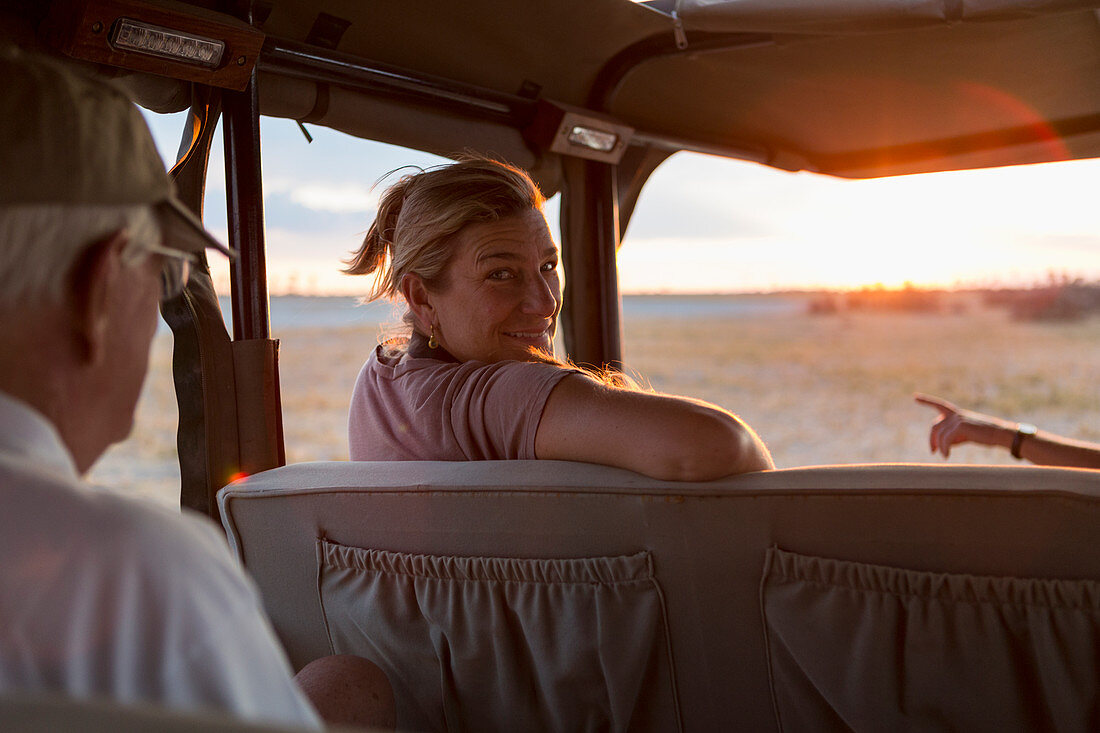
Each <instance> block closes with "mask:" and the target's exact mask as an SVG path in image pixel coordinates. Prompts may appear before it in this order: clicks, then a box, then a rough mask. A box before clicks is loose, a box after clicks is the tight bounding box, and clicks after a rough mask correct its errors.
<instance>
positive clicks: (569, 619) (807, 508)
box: [219, 461, 1100, 731]
mask: <svg viewBox="0 0 1100 733" xmlns="http://www.w3.org/2000/svg"><path fill="white" fill-rule="evenodd" d="M219 500H220V505H221V509H222V515H223V518H224V522H225V526H226V529H227V531H228V534H229V537H230V541H231V544H232V545H233V547H234V549H235V551H236V552H237V554H238V555H239V557H240V558H241V559H242V560H243V562H244V564H245V565H246V567H247V569H248V570H249V571H250V572H251V573H252V575H253V576H254V577H255V578H256V580H257V582H258V583H259V585H260V588H261V591H262V593H263V596H264V599H265V603H266V605H267V607H268V610H269V613H270V614H271V617H272V619H273V621H274V623H275V626H276V629H277V631H278V633H279V634H280V636H281V638H282V639H283V641H284V642H285V644H286V646H287V649H288V651H289V653H290V655H291V658H292V660H293V662H294V663H295V664H296V665H299V666H300V665H303V664H305V663H306V662H308V661H310V660H311V659H314V658H316V657H318V656H321V655H324V654H330V653H333V652H336V653H352V654H361V655H363V656H366V657H369V658H370V659H372V660H374V661H375V662H377V663H378V664H380V665H381V666H382V667H383V668H384V669H385V671H386V673H387V675H388V676H389V678H390V680H391V682H392V683H393V685H394V689H395V693H396V696H397V704H398V716H399V718H398V723H399V725H400V726H402V727H406V728H411V729H430V730H444V729H478V730H563V731H564V730H597V729H599V730H628V729H629V730H661V731H664V730H678V729H680V730H691V731H715V730H754V731H760V730H776V729H782V730H846V729H849V728H851V729H856V730H900V729H909V730H913V729H922V730H923V729H929V730H933V729H934V730H942V729H957V730H990V731H993V730H997V731H1005V730H1034V729H1036V728H1044V727H1046V728H1056V729H1058V730H1082V731H1083V730H1089V729H1095V728H1096V726H1097V723H1098V721H1100V705H1098V704H1097V703H1098V698H1100V677H1098V670H1100V663H1098V661H1100V660H1098V655H1100V638H1098V630H1100V541H1098V540H1100V473H1098V472H1089V471H1081V470H1070V469H1041V468H1034V467H965V466H964V467H946V466H942V467H941V466H883V465H877V466H861V467H853V466H836V467H821V468H801V469H790V470H781V471H774V472H768V473H760V474H751V475H747V476H741V477H735V478H730V479H724V480H720V481H715V482H711V483H694V484H692V483H670V482H660V481H654V480H651V479H648V478H645V477H643V476H639V475H636V474H633V473H630V472H628V471H622V470H618V469H613V468H608V467H605V466H594V465H588V464H580V463H568V462H556V461H530V462H526V461H510V462H476V463H434V462H417V463H397V462H389V463H313V464H300V465H293V466H287V467H284V468H280V469H276V470H273V471H268V472H265V473H262V474H258V475H256V476H253V477H251V478H249V479H248V480H246V481H244V482H240V483H237V484H234V485H231V486H229V487H227V488H225V489H223V490H222V492H221V494H220V497H219Z"/></svg>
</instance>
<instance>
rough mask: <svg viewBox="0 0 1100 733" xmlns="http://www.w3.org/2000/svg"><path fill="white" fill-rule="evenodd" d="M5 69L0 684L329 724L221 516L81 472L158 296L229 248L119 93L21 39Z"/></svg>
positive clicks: (118, 404) (7, 53)
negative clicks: (181, 508)
mask: <svg viewBox="0 0 1100 733" xmlns="http://www.w3.org/2000/svg"><path fill="white" fill-rule="evenodd" d="M0 79H3V85H2V87H0V90H2V91H0V119H2V120H3V133H4V134H3V137H2V138H0V344H2V345H0V692H4V691H11V690H36V691H37V690H50V691H60V692H64V693H67V694H70V695H73V696H78V697H105V698H110V699H115V700H119V701H124V702H136V701H145V702H155V703H159V704H163V705H167V706H171V707H176V708H188V709H194V708H212V709H222V710H225V711H229V712H232V713H235V714H237V715H240V716H242V717H247V718H252V719H265V720H270V721H279V722H283V723H297V724H305V725H308V726H317V725H319V723H320V721H319V719H318V716H317V713H316V712H315V710H314V709H313V707H312V706H311V705H310V703H309V702H308V701H307V699H306V697H305V696H304V694H303V693H302V692H301V690H300V689H299V687H298V686H297V685H296V684H295V682H294V679H293V677H292V672H291V669H290V666H289V664H288V662H287V660H286V657H285V655H284V653H283V652H282V650H281V648H280V647H279V645H278V643H277V642H276V640H275V637H274V634H273V633H272V630H271V627H270V625H269V623H268V621H267V620H266V618H265V617H264V615H263V612H262V610H261V608H260V603H259V599H258V597H257V594H256V592H255V590H254V588H253V586H252V585H251V583H250V582H249V581H248V580H247V579H246V578H245V577H244V575H243V574H242V573H241V571H240V570H239V569H238V568H237V567H236V566H235V564H234V563H233V562H232V560H231V558H230V556H229V554H228V552H227V550H226V547H225V544H224V538H223V537H219V533H218V530H217V529H216V527H215V526H213V525H212V524H210V523H209V522H207V521H205V520H200V519H199V518H197V517H193V516H183V517H181V516H180V515H179V514H178V513H175V512H171V511H168V510H160V509H158V508H155V507H152V506H147V505H145V504H141V503H138V502H136V501H133V500H129V499H127V498H125V497H120V496H118V495H115V494H112V493H110V492H107V491H104V490H97V489H94V488H92V487H90V486H88V485H87V484H85V483H84V482H83V481H82V479H81V476H82V474H83V473H84V472H86V471H87V470H88V468H89V467H90V466H91V465H92V464H93V463H94V462H95V461H96V459H97V458H98V457H99V456H100V455H101V454H102V453H103V451H104V450H105V449H106V448H107V446H109V445H110V444H111V443H113V442H115V441H118V440H121V439H123V438H125V437H126V435H127V434H128V433H129V432H130V429H131V426H132V419H133V411H134V406H135V403H136V401H137V398H138V394H139V392H140V390H141V385H142V381H143V380H144V377H145V371H146V366H147V362H148V354H149V345H150V342H151V340H152V337H153V333H154V331H155V328H156V319H157V303H158V302H159V301H160V300H161V299H163V298H165V297H169V296H171V295H174V294H176V293H178V292H179V289H180V288H181V287H182V286H183V284H184V282H185V281H186V275H187V271H188V265H189V262H190V260H191V259H192V258H193V257H194V256H195V255H196V254H198V253H200V252H202V251H203V249H204V248H207V247H211V248H215V249H218V250H220V251H222V252H225V251H226V250H225V248H224V247H222V246H221V245H220V244H218V243H217V242H216V241H215V240H214V239H212V238H211V237H210V236H209V235H208V234H207V233H206V232H205V231H204V230H203V228H202V225H201V224H200V223H199V222H198V221H197V220H196V219H195V218H194V217H193V216H192V215H191V214H190V213H188V212H187V211H186V210H185V209H184V207H183V206H182V205H181V204H180V203H179V202H178V201H177V200H176V199H175V197H174V194H173V191H172V185H171V182H170V181H169V179H168V177H167V176H166V174H165V172H164V168H163V165H162V164H161V162H160V158H159V155H158V154H157V151H156V149H155V147H154V145H153V141H152V138H151V137H150V135H149V132H148V129H147V128H146V126H145V123H144V121H143V120H142V118H141V115H140V113H139V112H138V111H137V109H136V108H135V107H134V106H133V104H131V103H130V102H129V101H128V100H127V99H126V98H125V97H123V96H122V95H121V94H120V93H119V92H117V91H116V90H114V89H113V88H112V87H110V86H108V85H107V84H106V83H104V82H100V81H98V80H95V79H92V78H88V77H85V76H83V75H80V74H77V73H74V72H73V71H71V70H69V69H67V68H66V67H64V66H62V65H60V64H59V63H55V62H52V61H45V60H43V59H40V58H36V57H32V56H30V55H28V54H25V53H23V52H21V51H18V50H15V49H12V48H6V49H0ZM343 662H344V663H345V665H350V667H348V668H352V673H351V674H349V675H348V676H347V677H346V678H345V679H343V680H341V682H347V683H348V684H349V685H351V686H352V687H354V686H355V685H356V684H357V679H356V676H355V673H356V670H355V669H354V667H355V664H354V662H349V661H348V660H343ZM330 669H331V668H327V669H326V668H322V669H321V670H320V672H317V671H315V672H314V673H313V674H312V676H311V678H310V682H311V685H312V687H313V689H315V690H318V691H320V693H321V694H322V696H323V695H326V694H327V695H329V696H330V697H331V696H332V690H331V689H330V688H329V686H328V682H329V681H330V680H331V677H330V676H328V672H329V671H330ZM337 692H339V690H337ZM338 702H340V701H338Z"/></svg>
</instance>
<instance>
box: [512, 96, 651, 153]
mask: <svg viewBox="0 0 1100 733" xmlns="http://www.w3.org/2000/svg"><path fill="white" fill-rule="evenodd" d="M523 135H524V137H526V138H527V140H528V142H530V143H531V144H532V145H534V146H536V147H537V148H540V149H542V150H548V151H550V152H552V153H559V154H561V155H571V156H574V157H577V158H587V159H589V160H598V161H600V162H602V163H611V164H612V165H617V164H618V162H619V161H620V160H622V157H623V153H625V152H626V149H627V147H628V146H629V145H630V140H631V138H632V137H633V135H634V128H632V127H628V126H627V125H624V124H622V123H621V122H619V121H618V120H616V119H615V118H614V117H611V116H609V115H604V114H598V113H596V112H592V111H590V110H587V109H583V108H581V107H573V106H570V105H566V104H562V103H560V102H551V101H550V100H547V99H540V100H539V101H538V103H537V104H536V106H535V114H534V115H533V116H532V119H531V123H530V124H529V125H527V127H526V128H524V130H523Z"/></svg>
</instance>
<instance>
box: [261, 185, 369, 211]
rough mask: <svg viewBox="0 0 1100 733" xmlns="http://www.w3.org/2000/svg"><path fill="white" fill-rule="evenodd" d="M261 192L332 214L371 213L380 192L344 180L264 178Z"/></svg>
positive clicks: (312, 209) (270, 196)
mask: <svg viewBox="0 0 1100 733" xmlns="http://www.w3.org/2000/svg"><path fill="white" fill-rule="evenodd" d="M264 193H265V194H266V196H267V197H269V198H272V199H274V198H276V197H286V198H287V199H289V200H290V201H291V202H293V203H295V204H297V205H298V206H301V207H303V208H305V209H309V210H311V211H317V212H322V213H331V214H364V215H367V216H368V217H371V216H374V212H375V211H376V210H377V209H378V197H379V193H380V192H379V191H378V190H376V189H375V190H372V188H371V187H370V186H365V185H363V184H361V183H355V182H345V181H289V180H287V179H275V180H270V179H269V180H266V181H264Z"/></svg>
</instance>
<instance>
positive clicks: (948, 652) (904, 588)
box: [761, 548, 1100, 731]
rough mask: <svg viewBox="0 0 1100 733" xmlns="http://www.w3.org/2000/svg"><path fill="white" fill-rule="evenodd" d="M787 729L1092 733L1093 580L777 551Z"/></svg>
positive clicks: (767, 594) (775, 597)
mask: <svg viewBox="0 0 1100 733" xmlns="http://www.w3.org/2000/svg"><path fill="white" fill-rule="evenodd" d="M761 608H762V613H763V621H764V634H765V643H766V646H767V653H768V667H769V674H770V676H771V685H772V696H773V701H774V704H775V711H776V716H777V719H778V722H779V727H780V729H781V730H783V731H831V730H855V731H882V730H891V731H895V730H896V731H946V730H960V731H961V730H965V731H1035V730H1058V731H1094V730H1100V708H1098V705H1097V700H1098V696H1100V676H1098V667H1100V663H1098V662H1100V638H1098V634H1097V628H1098V624H1100V584H1098V583H1097V582H1096V581H1092V580H1051V579H1041V578H1007V577H980V576H970V575H955V574H947V573H932V572H921V571H915V570H905V569H901V568H891V567H885V566H879V565H868V564H864V563H857V562H847V561H843V560H833V559H827V558H820V557H811V556H806V555H798V554H795V553H791V552H785V551H783V550H780V549H778V548H772V549H770V550H769V551H768V553H767V559H766V561H765V566H764V576H763V580H762V583H761Z"/></svg>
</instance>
